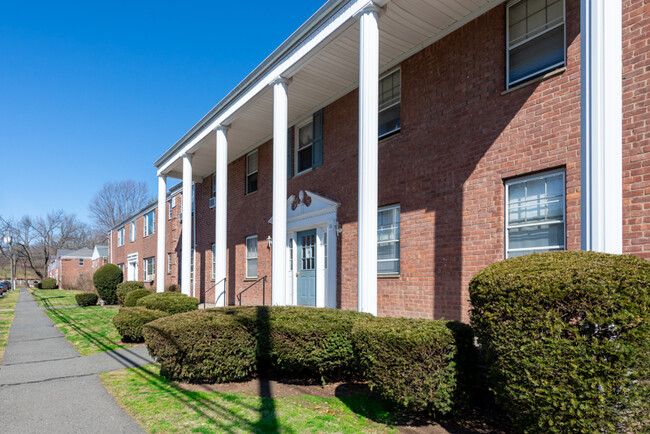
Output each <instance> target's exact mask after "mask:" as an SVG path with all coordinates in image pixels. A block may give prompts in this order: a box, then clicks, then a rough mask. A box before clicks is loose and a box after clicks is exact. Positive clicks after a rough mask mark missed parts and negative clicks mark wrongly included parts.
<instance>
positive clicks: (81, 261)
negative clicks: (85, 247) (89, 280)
mask: <svg viewBox="0 0 650 434" xmlns="http://www.w3.org/2000/svg"><path fill="white" fill-rule="evenodd" d="M79 266H80V267H83V266H84V260H83V259H82V258H80V259H79Z"/></svg>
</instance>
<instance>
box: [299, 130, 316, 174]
mask: <svg viewBox="0 0 650 434" xmlns="http://www.w3.org/2000/svg"><path fill="white" fill-rule="evenodd" d="M313 142H314V126H313V123H312V122H310V123H308V124H307V125H303V126H302V127H300V128H299V129H298V173H300V172H304V171H305V170H308V169H311V167H312V161H313V160H312V152H313V146H312V145H313Z"/></svg>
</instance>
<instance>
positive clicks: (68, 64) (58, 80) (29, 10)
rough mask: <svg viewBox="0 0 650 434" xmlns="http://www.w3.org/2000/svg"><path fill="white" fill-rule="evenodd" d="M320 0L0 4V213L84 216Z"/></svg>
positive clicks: (148, 169) (152, 183) (141, 175)
mask: <svg viewBox="0 0 650 434" xmlns="http://www.w3.org/2000/svg"><path fill="white" fill-rule="evenodd" d="M324 2H325V0H302V1H299V2H298V1H274V2H261V1H247V2H215V1H211V2H164V1H158V2H147V1H138V2H133V1H128V2H127V1H119V0H118V1H111V2H101V3H99V2H88V1H85V2H70V1H62V2H52V1H48V2H41V1H32V2H22V1H7V2H1V3H0V167H1V170H0V173H1V175H0V177H1V178H0V179H1V181H0V216H2V217H5V218H6V217H9V218H12V217H13V218H19V217H20V216H22V215H24V214H29V215H32V216H37V215H45V214H46V213H48V212H49V211H52V210H55V209H64V210H66V211H68V212H70V213H74V214H76V215H77V217H79V218H80V219H81V220H83V221H86V222H89V223H90V218H89V216H88V203H89V201H90V199H91V198H92V196H93V194H94V193H95V192H96V191H97V190H99V189H100V188H101V186H102V185H103V184H104V183H105V182H107V181H112V180H122V179H135V180H139V181H140V180H141V181H145V182H147V184H148V185H149V189H150V192H151V193H152V194H155V193H156V192H157V184H156V182H157V181H156V176H155V168H154V167H153V162H154V161H155V160H156V159H157V158H158V157H159V156H160V155H162V154H163V152H164V151H166V150H167V149H168V148H169V147H170V146H172V145H173V144H174V143H175V142H176V140H177V139H179V138H180V137H181V136H182V135H183V134H184V133H185V132H186V131H187V130H189V129H190V128H191V127H192V126H193V125H194V124H195V123H196V122H197V121H198V120H199V119H200V118H201V117H202V116H203V115H204V114H205V113H207V112H208V111H209V110H210V109H211V108H212V107H213V106H214V105H216V104H217V103H218V102H219V100H221V99H222V98H223V97H224V96H225V95H226V94H227V93H228V92H229V91H230V90H231V89H232V88H233V87H234V86H236V85H237V83H239V82H240V81H241V80H242V79H243V78H244V77H245V76H246V75H247V74H248V73H249V72H250V71H252V70H253V68H255V66H257V65H258V64H259V63H260V62H262V60H264V58H265V57H266V56H268V55H269V54H270V53H271V52H272V51H273V50H274V49H275V48H276V47H277V46H278V45H279V44H280V43H282V41H284V40H285V39H286V38H287V37H288V36H289V35H290V34H291V33H293V31H294V30H296V29H297V28H298V27H299V26H300V25H301V24H302V23H303V22H304V21H305V20H307V18H309V17H310V16H311V15H312V14H313V13H314V12H316V10H317V9H318V8H319V7H320V6H321V5H322V4H324Z"/></svg>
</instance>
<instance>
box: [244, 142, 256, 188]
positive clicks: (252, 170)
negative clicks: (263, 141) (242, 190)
mask: <svg viewBox="0 0 650 434" xmlns="http://www.w3.org/2000/svg"><path fill="white" fill-rule="evenodd" d="M256 191H257V151H253V152H251V153H250V154H248V155H247V156H246V194H250V193H254V192H256Z"/></svg>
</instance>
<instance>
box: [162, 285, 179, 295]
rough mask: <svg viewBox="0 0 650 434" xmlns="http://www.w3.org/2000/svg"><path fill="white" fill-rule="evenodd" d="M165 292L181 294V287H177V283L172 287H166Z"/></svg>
mask: <svg viewBox="0 0 650 434" xmlns="http://www.w3.org/2000/svg"><path fill="white" fill-rule="evenodd" d="M165 292H178V293H180V292H181V287H180V285H176V284H175V283H172V284H171V285H167V286H166V287H165Z"/></svg>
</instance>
